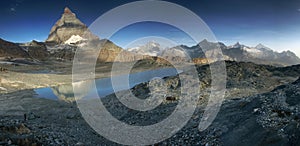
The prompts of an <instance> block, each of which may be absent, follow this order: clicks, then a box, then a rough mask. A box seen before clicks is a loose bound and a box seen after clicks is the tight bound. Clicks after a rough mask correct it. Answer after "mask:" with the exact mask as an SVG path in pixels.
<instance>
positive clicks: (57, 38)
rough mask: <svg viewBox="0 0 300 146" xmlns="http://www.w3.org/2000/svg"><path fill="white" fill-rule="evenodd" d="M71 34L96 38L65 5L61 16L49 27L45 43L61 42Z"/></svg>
mask: <svg viewBox="0 0 300 146" xmlns="http://www.w3.org/2000/svg"><path fill="white" fill-rule="evenodd" d="M72 36H77V37H78V36H80V37H84V38H86V37H87V38H97V37H95V36H94V35H92V33H91V32H90V31H89V30H88V28H87V26H86V25H85V24H84V23H82V22H81V21H80V20H79V19H77V17H76V15H75V14H74V13H73V12H72V11H71V10H70V9H69V8H68V7H66V8H65V10H64V13H63V14H62V16H61V18H60V19H59V20H58V21H57V22H56V23H55V25H54V26H53V27H52V28H51V31H50V34H49V36H48V38H47V40H46V43H48V44H51V43H54V44H62V43H65V42H66V41H68V40H69V39H70V38H71V37H72Z"/></svg>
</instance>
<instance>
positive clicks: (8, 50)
mask: <svg viewBox="0 0 300 146" xmlns="http://www.w3.org/2000/svg"><path fill="white" fill-rule="evenodd" d="M0 57H4V58H29V55H28V53H27V52H26V51H25V50H23V49H22V48H21V47H20V46H19V45H17V44H15V43H12V42H8V41H5V40H3V39H1V38H0Z"/></svg>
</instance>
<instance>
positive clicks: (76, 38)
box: [65, 35, 86, 45]
mask: <svg viewBox="0 0 300 146" xmlns="http://www.w3.org/2000/svg"><path fill="white" fill-rule="evenodd" d="M84 40H86V39H84V38H82V37H81V36H79V35H72V36H71V37H70V38H69V39H68V40H67V41H65V44H68V45H71V44H76V43H78V42H80V41H84Z"/></svg>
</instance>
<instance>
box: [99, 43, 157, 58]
mask: <svg viewBox="0 0 300 146" xmlns="http://www.w3.org/2000/svg"><path fill="white" fill-rule="evenodd" d="M98 47H100V48H101V50H100V53H99V57H98V62H131V61H137V60H142V59H147V58H151V57H150V56H145V55H140V54H136V53H132V52H129V51H127V50H124V49H122V48H121V47H119V46H117V45H115V44H114V43H113V42H111V41H109V40H101V42H100V44H99V46H98Z"/></svg>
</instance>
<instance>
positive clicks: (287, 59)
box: [130, 40, 300, 66]
mask: <svg viewBox="0 0 300 146" xmlns="http://www.w3.org/2000/svg"><path fill="white" fill-rule="evenodd" d="M154 44H155V45H154ZM158 46H159V45H157V43H154V42H151V43H150V44H147V45H145V46H143V47H138V48H132V49H130V51H132V52H135V53H141V54H144V55H151V56H161V57H163V58H167V59H171V60H177V61H178V60H179V61H182V60H186V61H189V60H191V59H195V58H208V59H210V60H213V58H212V57H211V56H217V58H218V59H220V58H223V59H224V60H231V61H238V62H253V63H257V64H268V65H275V66H289V65H295V64H300V59H299V58H298V57H297V56H296V55H295V54H294V53H293V52H291V51H284V52H280V53H279V52H276V51H273V50H272V49H271V48H268V47H266V46H264V45H262V44H258V45H257V46H255V47H249V46H246V45H243V44H240V43H239V42H238V43H236V44H234V45H231V46H226V45H225V44H223V43H221V42H209V41H207V40H203V41H201V42H200V43H199V44H197V45H195V46H192V47H188V46H185V45H180V46H175V47H172V48H167V49H163V50H162V49H159V47H158ZM215 48H219V49H221V50H222V54H223V56H222V55H220V54H216V53H218V52H215ZM218 59H216V60H218Z"/></svg>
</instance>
